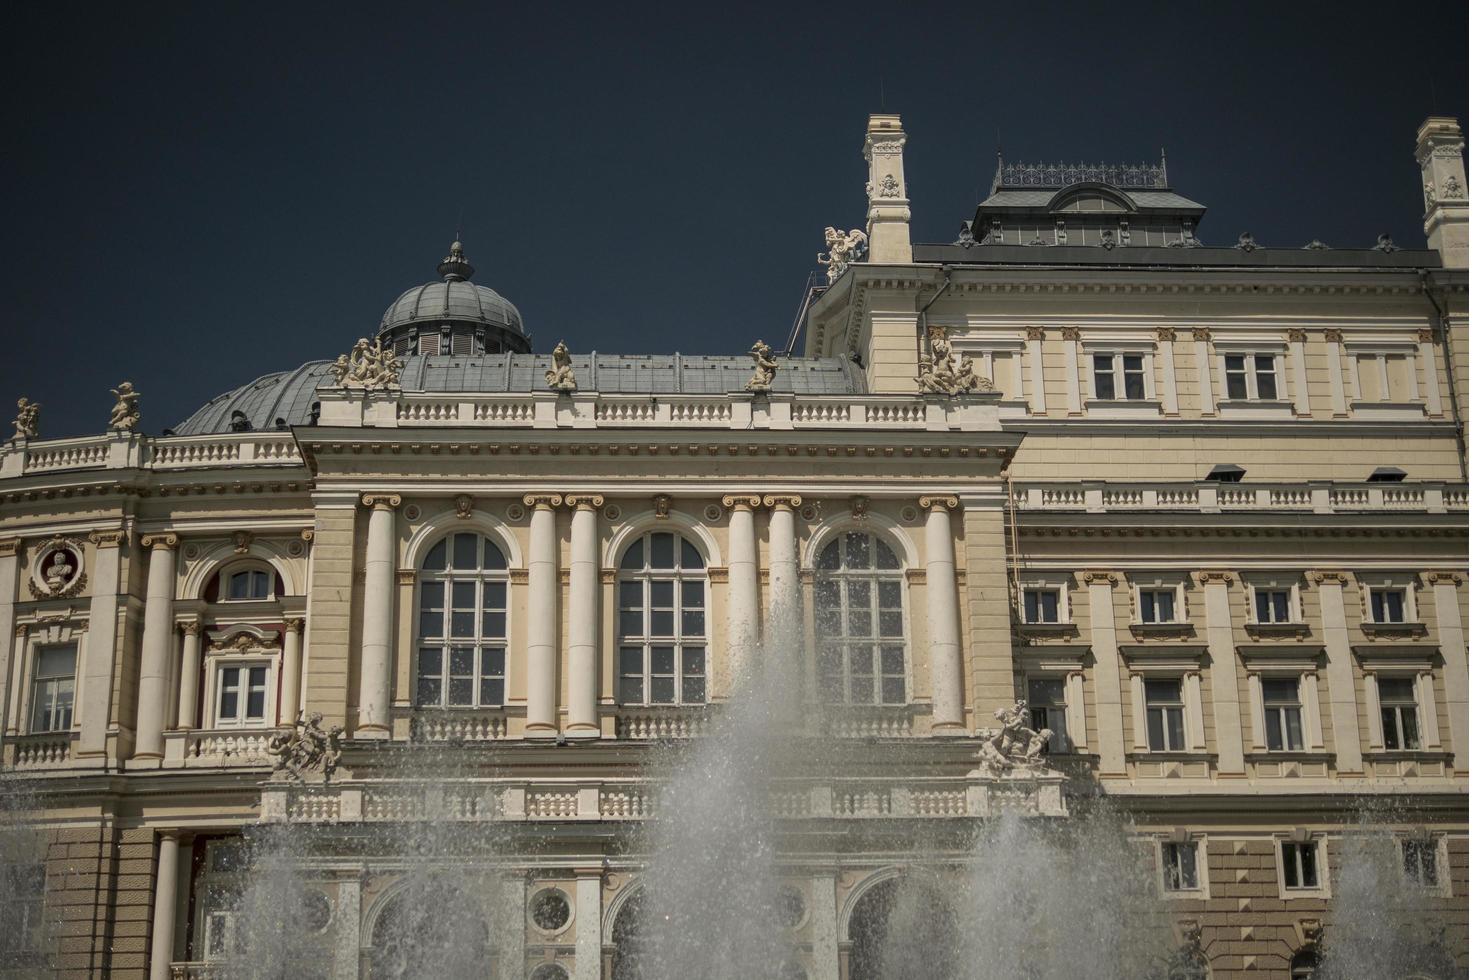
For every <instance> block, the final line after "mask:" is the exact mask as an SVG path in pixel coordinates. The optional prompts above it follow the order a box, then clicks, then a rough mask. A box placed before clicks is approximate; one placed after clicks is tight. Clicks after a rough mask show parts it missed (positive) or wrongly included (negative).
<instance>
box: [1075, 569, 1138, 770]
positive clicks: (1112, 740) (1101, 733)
mask: <svg viewBox="0 0 1469 980" xmlns="http://www.w3.org/2000/svg"><path fill="white" fill-rule="evenodd" d="M1081 580H1082V582H1083V583H1084V584H1085V585H1086V589H1087V606H1088V608H1089V609H1090V616H1091V624H1092V657H1093V659H1094V662H1095V666H1094V668H1093V676H1094V677H1095V678H1096V682H1097V751H1098V753H1099V755H1100V756H1101V763H1102V768H1101V772H1102V774H1103V775H1117V774H1120V773H1123V772H1125V771H1126V769H1127V757H1126V753H1125V751H1124V749H1123V734H1122V662H1121V658H1120V657H1119V655H1118V651H1117V620H1116V616H1115V614H1114V612H1113V610H1112V586H1114V585H1115V584H1117V576H1115V575H1113V574H1111V573H1110V572H1085V573H1083V574H1082V576H1081Z"/></svg>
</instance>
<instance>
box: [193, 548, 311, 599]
mask: <svg viewBox="0 0 1469 980" xmlns="http://www.w3.org/2000/svg"><path fill="white" fill-rule="evenodd" d="M251 560H254V561H258V562H263V563H265V564H267V565H269V566H270V567H271V568H273V569H275V572H276V574H277V575H279V576H280V577H281V582H282V584H283V585H284V587H285V593H284V595H283V596H276V598H277V599H281V598H284V597H285V596H303V595H305V594H306V582H305V570H304V569H298V568H297V567H296V566H297V563H298V562H299V561H300V559H296V558H292V557H291V556H290V555H288V554H286V552H285V549H284V548H282V547H281V546H280V545H278V544H275V543H274V542H271V541H252V542H251V543H250V549H249V550H248V551H246V552H245V553H244V554H240V553H239V552H238V551H236V550H235V546H234V544H233V543H232V542H229V541H221V542H220V543H219V544H217V545H215V546H214V547H212V548H210V549H209V550H208V551H206V552H205V553H204V554H202V555H200V556H199V558H198V559H197V560H196V561H195V562H194V563H193V565H191V566H190V568H189V570H188V572H186V573H185V574H184V584H183V588H182V589H181V593H182V594H181V598H184V599H202V598H204V587H205V586H206V585H208V584H209V580H210V579H212V578H214V576H215V575H217V574H218V573H220V572H222V571H224V569H225V568H226V567H228V566H230V565H233V564H236V563H237V562H245V561H251Z"/></svg>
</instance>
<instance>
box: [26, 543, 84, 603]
mask: <svg viewBox="0 0 1469 980" xmlns="http://www.w3.org/2000/svg"><path fill="white" fill-rule="evenodd" d="M82 563H83V559H82V546H81V543H80V542H78V541H76V540H74V539H72V538H68V537H64V536H62V535H59V534H58V535H56V536H55V537H53V538H51V539H50V540H49V541H47V542H46V543H45V544H43V545H41V546H40V547H39V548H37V549H36V554H35V557H34V558H32V559H31V576H30V579H29V580H28V581H27V582H26V585H27V586H28V587H29V588H30V593H31V596H32V597H34V598H37V599H70V598H71V597H73V596H77V595H81V593H82V590H83V589H85V588H86V587H87V573H86V571H85V570H84V569H83V567H82Z"/></svg>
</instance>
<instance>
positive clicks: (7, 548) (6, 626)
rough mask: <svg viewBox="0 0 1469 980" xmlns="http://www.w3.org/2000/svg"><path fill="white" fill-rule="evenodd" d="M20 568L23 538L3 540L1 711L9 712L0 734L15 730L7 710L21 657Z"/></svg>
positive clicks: (0, 575) (0, 720) (0, 557)
mask: <svg viewBox="0 0 1469 980" xmlns="http://www.w3.org/2000/svg"><path fill="white" fill-rule="evenodd" d="M19 568H20V539H19V538H3V539H0V712H6V714H5V717H3V718H0V732H5V731H9V730H12V728H11V726H12V725H13V724H14V722H15V719H13V718H11V717H10V714H9V712H8V711H7V710H6V709H7V705H8V703H9V697H8V695H9V693H10V691H11V690H12V684H13V682H12V681H11V680H10V675H11V673H12V672H13V671H14V669H15V667H16V664H17V660H18V656H19V655H18V654H16V653H14V652H12V651H14V650H15V649H16V644H15V643H14V642H13V641H14V639H15V598H16V592H15V582H16V578H17V573H18V570H19Z"/></svg>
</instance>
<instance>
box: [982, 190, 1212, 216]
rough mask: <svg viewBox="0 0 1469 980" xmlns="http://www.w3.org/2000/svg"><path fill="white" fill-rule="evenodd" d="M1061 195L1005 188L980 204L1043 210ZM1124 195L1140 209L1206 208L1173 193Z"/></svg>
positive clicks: (1154, 192) (1126, 191) (988, 206)
mask: <svg viewBox="0 0 1469 980" xmlns="http://www.w3.org/2000/svg"><path fill="white" fill-rule="evenodd" d="M1059 193H1060V190H1058V189H1056V188H1051V189H1049V190H1013V189H1009V188H1004V189H1001V190H997V191H995V192H994V193H993V194H991V195H990V196H989V197H987V198H985V199H984V200H983V201H981V202H980V204H979V206H980V208H982V209H989V208H1043V207H1045V206H1046V205H1048V204H1050V203H1051V200H1052V199H1053V198H1054V197H1055V196H1056V195H1057V194H1059ZM1122 193H1124V194H1126V195H1127V196H1128V197H1130V198H1132V199H1133V201H1135V202H1136V203H1137V206H1138V207H1140V208H1173V209H1182V210H1186V211H1202V210H1204V206H1203V205H1202V204H1200V203H1198V202H1197V201H1190V200H1189V199H1188V198H1186V197H1184V196H1183V195H1182V194H1175V193H1174V192H1173V191H1136V190H1132V189H1131V188H1128V189H1125V190H1123V191H1122Z"/></svg>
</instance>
